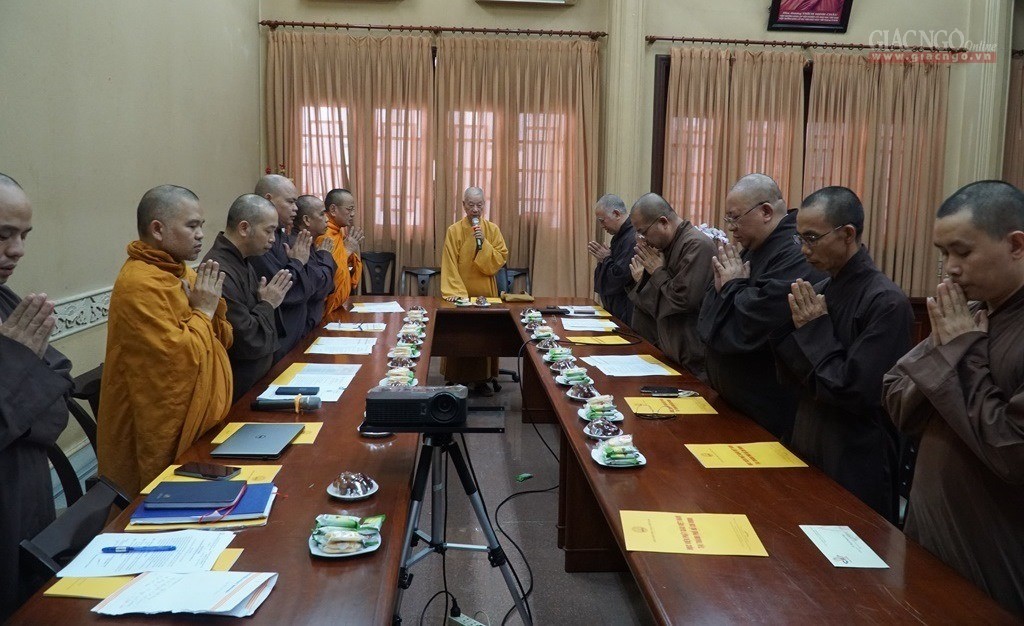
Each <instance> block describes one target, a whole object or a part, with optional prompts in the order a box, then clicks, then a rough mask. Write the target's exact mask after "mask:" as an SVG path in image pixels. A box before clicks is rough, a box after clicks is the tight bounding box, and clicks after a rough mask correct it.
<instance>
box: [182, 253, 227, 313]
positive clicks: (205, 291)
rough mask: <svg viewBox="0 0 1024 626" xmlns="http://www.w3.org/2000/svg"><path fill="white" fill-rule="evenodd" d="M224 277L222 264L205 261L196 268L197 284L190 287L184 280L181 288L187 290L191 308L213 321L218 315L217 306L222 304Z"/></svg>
mask: <svg viewBox="0 0 1024 626" xmlns="http://www.w3.org/2000/svg"><path fill="white" fill-rule="evenodd" d="M224 276H225V274H224V272H222V271H220V263H217V262H216V261H203V262H202V263H200V264H199V267H197V268H196V281H195V284H193V285H189V284H188V281H187V280H185V279H184V278H182V279H181V287H182V289H184V290H185V296H186V297H187V298H188V304H189V306H190V307H192V308H193V309H195V310H197V311H199V312H201V313H205V314H206V317H208V318H210V319H211V320H212V319H213V316H214V315H215V314H216V313H217V305H218V304H220V294H221V291H222V290H223V289H224Z"/></svg>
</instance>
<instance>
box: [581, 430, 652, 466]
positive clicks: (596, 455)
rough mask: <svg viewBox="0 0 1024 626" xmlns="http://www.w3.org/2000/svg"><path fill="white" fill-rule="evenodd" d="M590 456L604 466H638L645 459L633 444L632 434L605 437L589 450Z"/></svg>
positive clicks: (644, 463)
mask: <svg viewBox="0 0 1024 626" xmlns="http://www.w3.org/2000/svg"><path fill="white" fill-rule="evenodd" d="M590 457H591V458H592V459H594V460H595V461H597V464H598V465H603V466H604V467H640V466H642V465H647V459H646V458H645V457H644V455H643V454H640V451H639V450H637V449H636V446H634V445H633V436H632V435H619V436H617V437H612V438H610V439H606V440H604V441H602V442H601V443H600V444H598V445H597V447H596V448H594V449H593V450H591V451H590Z"/></svg>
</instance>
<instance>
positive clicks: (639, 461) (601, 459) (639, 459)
mask: <svg viewBox="0 0 1024 626" xmlns="http://www.w3.org/2000/svg"><path fill="white" fill-rule="evenodd" d="M608 441H611V439H608V440H606V441H602V442H601V443H607V442H608ZM590 458H592V459H594V460H595V461H597V464H598V465H603V466H604V467H642V466H644V465H647V457H645V456H644V455H643V454H641V453H640V451H639V450H638V451H637V453H636V457H635V459H634V460H633V461H632V462H615V460H614V459H612V460H609V459H607V458H605V455H604V453H602V452H601V448H600V446H599V447H597V448H594V449H593V450H591V451H590Z"/></svg>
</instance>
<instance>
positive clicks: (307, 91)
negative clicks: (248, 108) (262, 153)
mask: <svg viewBox="0 0 1024 626" xmlns="http://www.w3.org/2000/svg"><path fill="white" fill-rule="evenodd" d="M430 45H431V41H430V39H429V38H428V37H404V36H392V37H380V38H378V37H369V36H362V37H355V36H352V35H348V34H344V33H318V32H305V31H288V30H273V31H270V33H269V35H268V44H267V77H266V108H267V112H266V121H267V159H268V161H269V162H270V163H273V164H283V165H284V167H285V171H286V173H287V175H288V176H290V177H292V178H293V179H294V180H295V183H296V186H297V187H298V189H299V191H300V193H310V194H314V195H317V196H319V197H321V198H322V197H323V196H324V194H326V192H327V191H329V190H330V189H332V188H334V187H344V188H346V189H349V190H351V191H352V193H353V194H354V196H355V199H356V206H357V208H358V211H359V214H358V217H357V224H359V225H361V226H362V227H363V228H364V229H365V231H366V243H365V244H364V249H365V250H373V251H389V252H395V253H396V256H397V265H396V267H398V268H401V267H402V266H403V265H413V266H420V265H435V251H434V241H435V240H436V239H437V238H438V236H442V237H443V232H442V233H440V234H438V233H436V232H435V231H434V221H433V219H432V212H433V203H434V201H433V193H432V192H433V189H432V177H433V172H432V168H431V158H432V155H433V141H432V123H433V108H432V107H433V57H432V53H431V49H430Z"/></svg>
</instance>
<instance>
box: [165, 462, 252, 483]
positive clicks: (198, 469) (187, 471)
mask: <svg viewBox="0 0 1024 626" xmlns="http://www.w3.org/2000/svg"><path fill="white" fill-rule="evenodd" d="M240 471H242V468H240V467H231V466H229V465H218V464H216V463H185V464H184V465H182V466H181V467H179V468H177V469H176V470H174V473H175V474H176V475H178V476H188V477H190V478H203V479H206V480H228V479H231V478H234V477H235V476H238V473H239V472H240Z"/></svg>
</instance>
